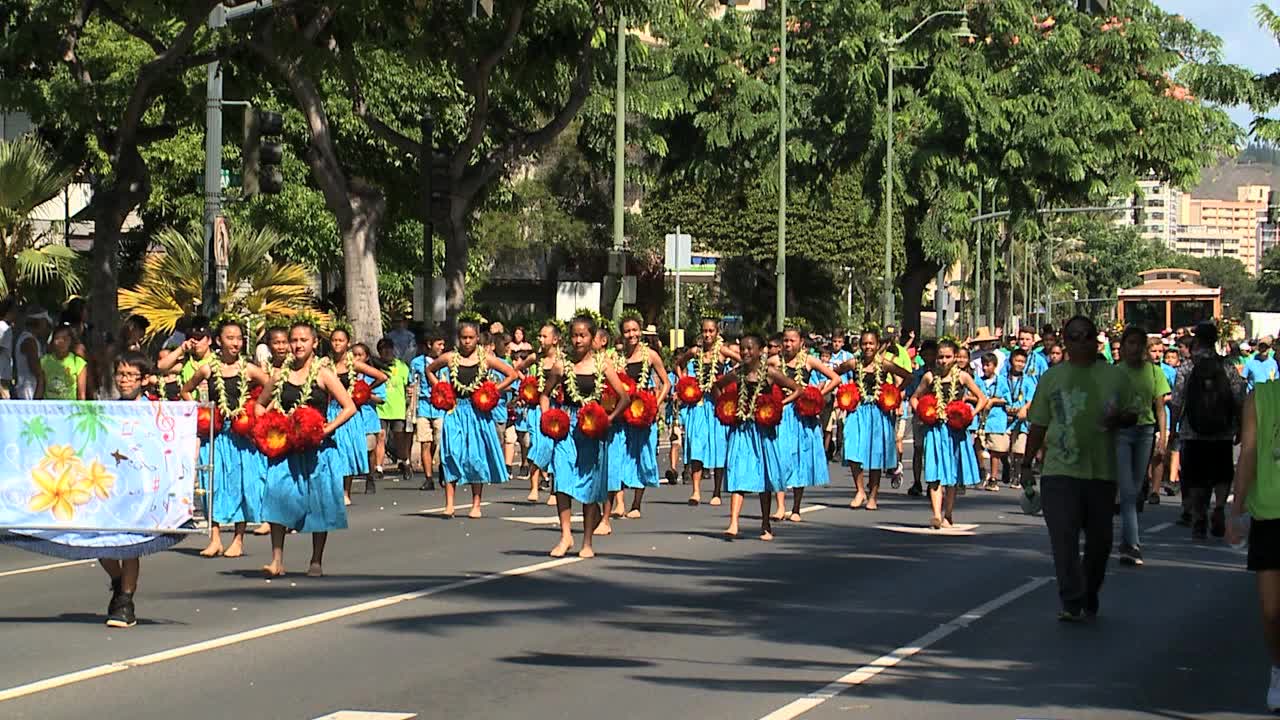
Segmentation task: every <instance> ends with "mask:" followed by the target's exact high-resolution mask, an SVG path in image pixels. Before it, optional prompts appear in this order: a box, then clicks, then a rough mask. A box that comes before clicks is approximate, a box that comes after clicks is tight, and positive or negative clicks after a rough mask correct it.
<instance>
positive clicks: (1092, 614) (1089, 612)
mask: <svg viewBox="0 0 1280 720" xmlns="http://www.w3.org/2000/svg"><path fill="white" fill-rule="evenodd" d="M1084 619H1085V620H1097V619H1098V594H1097V593H1094V594H1092V595H1089V596H1088V597H1086V598H1085V600H1084Z"/></svg>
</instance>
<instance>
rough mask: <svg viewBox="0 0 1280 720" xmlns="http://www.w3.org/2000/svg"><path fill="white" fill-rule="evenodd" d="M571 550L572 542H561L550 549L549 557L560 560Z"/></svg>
mask: <svg viewBox="0 0 1280 720" xmlns="http://www.w3.org/2000/svg"><path fill="white" fill-rule="evenodd" d="M572 549H573V541H572V540H561V541H560V543H559V544H558V545H556V546H555V547H553V548H551V557H553V558H562V557H564V556H565V554H566V553H568V552H569V551H570V550H572Z"/></svg>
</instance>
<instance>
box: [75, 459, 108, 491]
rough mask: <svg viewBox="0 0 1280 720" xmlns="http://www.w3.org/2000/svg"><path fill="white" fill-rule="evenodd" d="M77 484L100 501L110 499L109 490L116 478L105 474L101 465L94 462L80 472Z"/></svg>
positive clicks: (105, 470) (104, 469)
mask: <svg viewBox="0 0 1280 720" xmlns="http://www.w3.org/2000/svg"><path fill="white" fill-rule="evenodd" d="M78 484H79V485H80V487H82V488H84V489H85V490H88V491H90V492H92V493H93V494H94V495H97V496H98V497H99V498H100V499H102V500H106V499H107V498H109V497H111V488H113V487H115V484H116V476H115V475H112V474H111V473H109V472H107V469H106V468H105V467H103V465H102V463H100V462H98V461H97V460H94V461H93V462H92V463H90V464H89V466H88V467H85V468H83V469H82V470H81V471H80V477H79V483H78Z"/></svg>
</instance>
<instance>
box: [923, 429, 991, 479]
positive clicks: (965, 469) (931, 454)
mask: <svg viewBox="0 0 1280 720" xmlns="http://www.w3.org/2000/svg"><path fill="white" fill-rule="evenodd" d="M979 479H980V478H979V475H978V456H977V454H976V453H975V452H974V450H973V436H972V435H970V434H969V432H968V431H967V430H952V429H951V427H950V426H949V425H947V424H946V423H942V424H939V425H934V426H933V427H931V428H929V430H928V431H927V432H926V433H925V435H924V480H925V482H931V483H933V482H936V483H939V484H941V485H942V486H943V487H951V486H953V485H965V486H968V487H973V486H975V485H977V484H978V481H979Z"/></svg>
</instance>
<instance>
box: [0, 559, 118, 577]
mask: <svg viewBox="0 0 1280 720" xmlns="http://www.w3.org/2000/svg"><path fill="white" fill-rule="evenodd" d="M97 564H98V561H97V560H72V561H70V562H60V563H52V564H50V565H36V566H35V567H28V568H20V569H18V570H6V571H4V572H0V578H2V577H10V576H12V575H26V574H27V573H38V572H44V571H45V570H57V569H58V568H64V567H75V566H76V565H97Z"/></svg>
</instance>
